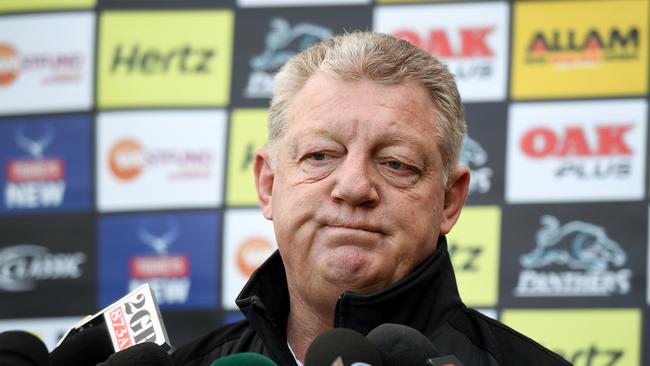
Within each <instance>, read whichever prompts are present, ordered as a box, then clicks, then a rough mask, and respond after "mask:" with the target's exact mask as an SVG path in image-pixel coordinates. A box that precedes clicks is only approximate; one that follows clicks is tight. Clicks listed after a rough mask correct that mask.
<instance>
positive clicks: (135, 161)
mask: <svg viewBox="0 0 650 366" xmlns="http://www.w3.org/2000/svg"><path fill="white" fill-rule="evenodd" d="M146 163H147V156H146V153H145V151H144V149H143V148H142V146H140V144H139V143H138V142H137V141H135V140H131V139H125V140H121V141H119V142H118V143H117V144H115V145H114V146H113V148H112V149H111V152H110V154H109V155H108V165H109V166H110V168H111V171H112V172H113V175H115V176H116V177H117V178H118V179H121V180H132V179H135V178H136V177H137V176H138V175H140V173H141V172H142V169H144V166H145V164H146Z"/></svg>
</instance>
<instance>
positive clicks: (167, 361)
mask: <svg viewBox="0 0 650 366" xmlns="http://www.w3.org/2000/svg"><path fill="white" fill-rule="evenodd" d="M97 366H174V362H173V361H172V358H171V357H169V355H168V354H167V352H165V350H164V349H163V348H162V347H160V346H159V345H157V344H155V343H153V342H144V343H138V344H136V345H135V346H131V347H129V348H127V349H124V350H122V351H120V352H117V353H114V354H112V355H111V357H109V358H108V360H106V361H104V362H101V363H98V364H97Z"/></svg>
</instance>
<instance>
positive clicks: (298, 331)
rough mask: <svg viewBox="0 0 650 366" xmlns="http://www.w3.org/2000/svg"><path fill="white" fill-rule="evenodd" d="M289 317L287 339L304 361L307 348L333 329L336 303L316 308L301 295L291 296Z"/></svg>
mask: <svg viewBox="0 0 650 366" xmlns="http://www.w3.org/2000/svg"><path fill="white" fill-rule="evenodd" d="M290 303H291V305H290V309H289V317H288V318H287V341H288V342H289V344H290V345H291V349H292V350H293V352H294V353H295V354H296V358H298V359H299V360H300V361H301V362H303V363H304V361H305V355H306V354H307V349H308V348H309V345H311V342H312V341H313V340H314V339H315V338H316V337H318V336H319V335H320V334H321V333H323V332H325V331H327V330H329V329H332V327H333V324H332V322H333V319H334V308H335V303H333V304H332V305H331V306H328V307H326V308H320V309H314V307H313V306H310V305H309V303H308V302H306V301H303V300H302V298H301V297H300V295H296V296H291V301H290Z"/></svg>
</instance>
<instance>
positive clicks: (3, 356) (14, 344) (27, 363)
mask: <svg viewBox="0 0 650 366" xmlns="http://www.w3.org/2000/svg"><path fill="white" fill-rule="evenodd" d="M0 365H3V366H48V365H49V361H48V356H47V347H45V344H44V343H43V341H41V340H40V339H38V337H36V336H35V335H33V334H31V333H27V332H23V331H22V330H10V331H7V332H2V333H0Z"/></svg>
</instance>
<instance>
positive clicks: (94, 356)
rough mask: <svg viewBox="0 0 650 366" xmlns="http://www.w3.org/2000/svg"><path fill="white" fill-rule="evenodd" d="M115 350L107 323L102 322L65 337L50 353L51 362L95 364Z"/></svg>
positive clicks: (58, 364)
mask: <svg viewBox="0 0 650 366" xmlns="http://www.w3.org/2000/svg"><path fill="white" fill-rule="evenodd" d="M114 352H115V350H114V349H113V343H112V342H111V337H110V336H109V334H108V329H106V324H104V323H102V324H97V325H95V326H92V327H89V328H86V329H84V330H83V331H82V332H78V333H71V334H70V335H68V336H67V337H65V341H64V342H63V343H59V345H58V346H57V347H56V348H55V349H54V350H53V351H52V353H50V363H51V365H52V366H65V365H79V366H85V365H88V366H95V365H96V364H97V363H99V362H102V361H105V360H106V359H107V358H108V356H110V355H111V354H112V353H114Z"/></svg>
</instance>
